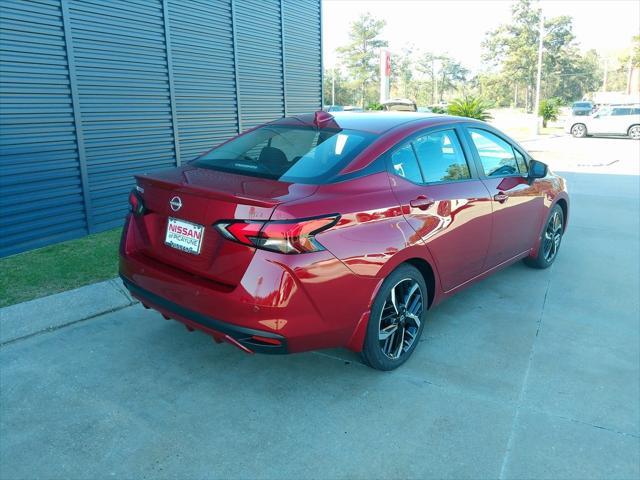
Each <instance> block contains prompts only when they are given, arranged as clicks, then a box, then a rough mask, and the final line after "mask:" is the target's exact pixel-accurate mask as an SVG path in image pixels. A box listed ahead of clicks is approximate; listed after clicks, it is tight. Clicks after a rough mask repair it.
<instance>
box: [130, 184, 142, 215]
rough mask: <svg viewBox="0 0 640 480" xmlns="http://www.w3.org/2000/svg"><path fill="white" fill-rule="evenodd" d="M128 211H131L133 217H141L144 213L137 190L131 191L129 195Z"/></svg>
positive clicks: (140, 196)
mask: <svg viewBox="0 0 640 480" xmlns="http://www.w3.org/2000/svg"><path fill="white" fill-rule="evenodd" d="M129 210H131V212H132V213H133V214H134V215H142V214H143V213H144V212H145V208H144V202H143V200H142V195H140V193H139V192H138V190H137V189H133V190H131V193H130V194H129Z"/></svg>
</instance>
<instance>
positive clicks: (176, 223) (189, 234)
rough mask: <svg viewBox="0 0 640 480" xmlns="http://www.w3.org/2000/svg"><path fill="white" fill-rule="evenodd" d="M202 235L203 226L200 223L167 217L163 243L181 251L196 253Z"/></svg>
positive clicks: (197, 252)
mask: <svg viewBox="0 0 640 480" xmlns="http://www.w3.org/2000/svg"><path fill="white" fill-rule="evenodd" d="M203 236H204V227H203V226H202V225H198V224H197V223H191V222H185V221H184V220H178V219H177V218H171V217H169V221H168V222H167V234H166V236H165V238H164V243H165V244H167V245H169V246H170V247H173V248H176V249H178V250H182V251H183V252H188V253H193V254H195V255H198V254H199V253H200V246H201V245H202V237H203Z"/></svg>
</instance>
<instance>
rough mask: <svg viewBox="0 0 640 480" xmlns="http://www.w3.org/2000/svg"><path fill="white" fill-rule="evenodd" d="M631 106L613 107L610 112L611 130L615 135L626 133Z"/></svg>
mask: <svg viewBox="0 0 640 480" xmlns="http://www.w3.org/2000/svg"><path fill="white" fill-rule="evenodd" d="M631 112H632V109H631V107H618V108H614V109H613V111H612V112H611V130H612V131H611V132H608V133H615V134H617V135H626V134H627V130H628V129H629V126H630V120H631Z"/></svg>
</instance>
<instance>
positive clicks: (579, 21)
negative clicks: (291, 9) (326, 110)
mask: <svg viewBox="0 0 640 480" xmlns="http://www.w3.org/2000/svg"><path fill="white" fill-rule="evenodd" d="M511 4H512V2H511V1H510V0H322V16H323V21H322V24H323V31H322V40H323V54H324V65H325V67H328V68H331V67H333V66H334V65H335V63H336V61H337V56H336V54H335V49H336V47H338V46H341V45H344V44H346V43H348V33H349V24H350V22H352V21H353V20H355V19H356V18H358V16H359V15H360V14H361V13H365V12H369V13H371V14H372V15H373V16H374V17H376V18H381V19H384V20H386V22H387V25H386V27H385V29H384V31H383V34H382V35H381V38H383V39H385V40H387V41H388V42H389V49H390V50H391V52H392V53H393V52H394V51H400V50H401V49H402V47H403V46H404V45H405V44H412V45H413V46H414V47H415V48H416V49H421V50H425V51H433V52H434V53H448V54H449V55H450V56H452V57H453V58H455V59H457V60H458V61H460V62H462V64H463V65H464V66H465V67H467V68H470V69H471V70H473V71H478V70H480V68H481V67H482V61H481V59H480V54H481V47H480V42H481V41H482V39H483V38H484V35H485V32H487V31H489V30H492V29H494V28H495V27H497V26H498V25H500V24H503V23H507V22H509V20H510V18H511ZM540 6H541V8H542V12H543V15H544V16H545V17H555V16H559V15H569V16H572V17H573V19H574V21H573V27H574V29H573V31H574V34H575V35H576V37H577V38H576V40H577V41H578V44H579V46H580V48H581V49H582V50H588V49H591V48H594V49H596V50H598V51H599V52H600V53H601V54H605V55H613V56H616V52H618V51H619V50H621V49H624V48H626V47H628V46H629V43H630V40H631V37H632V36H634V35H638V34H640V1H638V0H542V1H541V2H540Z"/></svg>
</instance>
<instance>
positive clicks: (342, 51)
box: [338, 13, 387, 108]
mask: <svg viewBox="0 0 640 480" xmlns="http://www.w3.org/2000/svg"><path fill="white" fill-rule="evenodd" d="M384 26H385V21H384V20H378V19H375V18H373V17H372V16H371V15H370V14H368V13H367V14H364V15H361V16H360V18H358V20H356V21H355V22H353V23H351V29H350V31H349V44H347V45H345V46H343V47H340V48H338V53H339V55H340V58H341V60H342V62H343V63H344V65H345V67H346V68H347V71H348V72H349V75H350V76H351V78H352V79H353V80H354V82H355V83H356V84H357V86H358V92H359V102H358V103H359V104H360V105H361V106H362V108H364V107H365V105H366V104H367V103H369V102H370V101H373V100H374V99H375V92H376V90H377V89H376V88H375V87H376V85H375V83H376V82H377V81H378V80H379V73H378V68H379V67H378V65H379V64H378V58H379V51H380V48H382V47H386V46H387V41H386V40H382V39H380V38H379V36H380V34H381V33H382V29H383V28H384ZM370 86H373V88H369V87H370Z"/></svg>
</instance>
